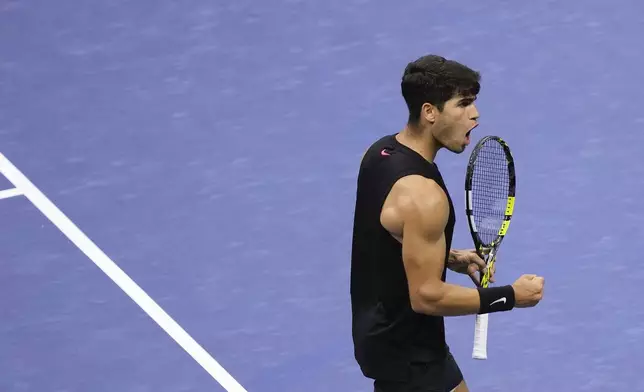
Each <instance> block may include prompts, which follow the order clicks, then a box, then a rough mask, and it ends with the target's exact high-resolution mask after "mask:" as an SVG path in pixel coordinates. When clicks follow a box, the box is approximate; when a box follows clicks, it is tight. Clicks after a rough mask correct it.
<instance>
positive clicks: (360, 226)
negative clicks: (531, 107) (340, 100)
mask: <svg viewBox="0 0 644 392" xmlns="http://www.w3.org/2000/svg"><path fill="white" fill-rule="evenodd" d="M479 82H480V76H479V74H478V73H477V72H475V71H473V70H472V69H470V68H468V67H467V66H465V65H462V64H460V63H458V62H456V61H452V60H446V59H445V58H443V57H440V56H435V55H428V56H424V57H421V58H419V59H418V60H416V61H414V62H412V63H410V64H408V65H407V67H406V69H405V72H404V75H403V77H402V95H403V97H404V99H405V101H406V103H407V106H408V108H409V119H408V123H407V125H406V127H405V128H404V129H403V130H401V131H400V132H398V133H396V134H393V135H389V136H385V137H383V138H381V139H380V140H378V141H376V142H375V143H374V144H372V145H371V146H370V148H369V149H368V150H367V152H366V153H365V155H364V157H363V159H362V162H361V165H360V171H359V176H358V184H357V199H356V206H355V216H354V228H353V247H352V256H351V304H352V312H353V341H354V349H355V357H356V360H357V362H358V364H359V365H360V368H361V370H362V373H363V374H364V375H365V376H366V377H367V378H370V379H373V380H374V391H376V392H411V391H419V392H420V391H422V392H429V391H437V392H446V391H458V392H463V391H468V388H467V386H466V384H465V381H464V379H463V375H462V374H461V371H460V369H459V367H458V365H457V363H456V361H455V360H454V358H453V356H452V355H451V353H450V351H449V347H448V345H447V344H446V342H445V329H444V321H443V317H445V316H459V315H471V314H477V313H481V314H483V313H492V312H498V311H508V310H511V309H513V308H515V307H531V306H535V305H536V304H537V303H538V302H539V301H540V300H541V297H542V293H543V285H544V279H543V278H542V277H538V276H536V275H523V276H521V277H520V278H519V279H518V280H517V281H516V282H514V284H512V285H507V286H500V287H490V288H485V289H484V288H481V287H480V285H478V283H479V273H480V272H481V271H482V270H483V269H484V268H485V263H484V262H483V260H481V259H480V258H479V257H478V256H477V255H476V252H474V251H473V250H461V251H459V250H451V245H452V233H453V230H454V223H455V214H454V206H453V205H452V201H451V199H450V195H449V192H448V191H447V188H446V187H445V183H444V182H443V178H442V177H441V173H440V171H439V169H438V166H437V165H436V163H435V162H434V160H435V158H436V154H437V152H438V151H439V150H440V149H442V148H445V149H447V150H449V151H452V152H454V153H462V152H463V151H464V150H465V148H466V146H467V145H468V144H469V143H470V134H471V132H472V130H473V129H474V128H475V127H476V126H477V124H478V123H477V120H478V117H479V113H478V111H477V109H476V106H475V105H474V101H475V99H476V97H477V95H478V93H479V89H480V83H479ZM446 268H449V269H452V270H454V271H457V272H460V273H465V274H468V275H470V277H471V278H472V280H473V281H474V282H475V283H476V284H477V287H472V288H468V287H463V286H458V285H453V284H449V283H446V282H445V277H446ZM491 272H493V271H491Z"/></svg>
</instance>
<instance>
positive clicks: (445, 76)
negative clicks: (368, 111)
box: [401, 55, 481, 124]
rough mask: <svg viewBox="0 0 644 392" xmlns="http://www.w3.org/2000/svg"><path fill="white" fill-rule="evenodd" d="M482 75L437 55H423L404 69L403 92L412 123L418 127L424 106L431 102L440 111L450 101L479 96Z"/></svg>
mask: <svg viewBox="0 0 644 392" xmlns="http://www.w3.org/2000/svg"><path fill="white" fill-rule="evenodd" d="M480 80H481V75H480V74H479V73H478V72H476V71H474V70H472V69H470V68H468V67H466V66H465V65H463V64H460V63H458V62H456V61H454V60H447V59H445V58H444V57H441V56H436V55H427V56H423V57H421V58H419V59H417V60H416V61H413V62H411V63H409V64H408V65H407V67H406V68H405V73H404V74H403V77H402V82H401V89H402V95H403V97H404V98H405V102H406V103H407V107H408V108H409V120H408V121H409V123H410V124H418V121H419V119H420V112H421V108H422V106H423V104H425V103H431V104H432V105H434V106H436V107H437V108H438V110H439V111H442V110H443V108H444V107H445V102H447V101H448V100H450V99H451V98H453V97H455V96H457V95H462V96H474V95H477V94H478V93H479V90H480V89H481V85H480Z"/></svg>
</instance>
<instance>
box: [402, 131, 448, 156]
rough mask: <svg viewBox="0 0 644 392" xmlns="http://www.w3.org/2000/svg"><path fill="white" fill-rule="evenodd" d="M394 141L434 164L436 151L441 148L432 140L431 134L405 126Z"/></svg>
mask: <svg viewBox="0 0 644 392" xmlns="http://www.w3.org/2000/svg"><path fill="white" fill-rule="evenodd" d="M396 139H397V140H398V142H400V143H401V144H403V145H405V146H407V147H409V148H411V149H412V150H414V151H415V152H417V153H418V154H419V155H420V156H422V157H423V158H425V159H426V160H427V161H429V162H434V160H435V159H436V154H437V153H438V150H440V149H441V146H440V145H439V143H438V142H437V141H436V139H434V137H433V136H432V134H431V132H429V131H428V130H426V129H420V128H414V127H412V126H411V125H407V126H406V127H405V128H404V129H403V130H402V131H400V133H398V135H396Z"/></svg>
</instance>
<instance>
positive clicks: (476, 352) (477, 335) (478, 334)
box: [472, 313, 488, 360]
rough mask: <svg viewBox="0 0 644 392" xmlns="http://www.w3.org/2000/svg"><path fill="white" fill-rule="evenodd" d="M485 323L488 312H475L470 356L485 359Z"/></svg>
mask: <svg viewBox="0 0 644 392" xmlns="http://www.w3.org/2000/svg"><path fill="white" fill-rule="evenodd" d="M487 323H488V314H487V313H486V314H477V315H476V325H475V327H474V348H473V350H472V358H474V359H482V360H483V359H487Z"/></svg>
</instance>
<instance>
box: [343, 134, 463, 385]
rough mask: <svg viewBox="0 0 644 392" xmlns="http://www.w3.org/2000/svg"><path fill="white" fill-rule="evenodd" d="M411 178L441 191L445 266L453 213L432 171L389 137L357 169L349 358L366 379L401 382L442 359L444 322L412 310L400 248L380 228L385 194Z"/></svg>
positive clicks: (438, 176)
mask: <svg viewBox="0 0 644 392" xmlns="http://www.w3.org/2000/svg"><path fill="white" fill-rule="evenodd" d="M412 174H416V175H421V176H424V177H426V178H430V179H432V180H434V181H435V182H436V183H437V184H438V185H440V187H441V188H443V190H444V191H445V194H446V195H447V198H448V200H449V208H450V211H449V220H448V223H447V226H446V228H445V240H446V252H445V262H446V263H447V256H448V254H449V249H450V247H451V244H452V233H453V230H454V223H455V221H456V218H455V214H454V206H453V204H452V200H451V198H450V196H449V193H448V191H447V188H446V186H445V183H444V182H443V178H442V177H441V174H440V172H439V170H438V167H437V166H436V165H435V164H434V163H430V162H428V161H427V160H425V159H424V158H423V157H422V156H421V155H420V154H418V153H416V152H415V151H414V150H412V149H410V148H408V147H406V146H405V145H403V144H401V143H399V142H398V141H397V140H396V138H395V135H389V136H386V137H383V138H382V139H380V140H378V141H377V142H376V143H374V144H373V145H372V146H371V147H370V148H369V150H368V151H367V153H366V154H365V156H364V158H363V160H362V163H361V166H360V171H359V175H358V188H357V195H356V196H357V197H356V206H355V216H354V226H353V244H352V254H351V306H352V316H353V326H352V327H353V342H354V349H355V357H356V360H357V361H358V364H359V365H360V367H361V369H362V372H363V374H364V375H365V376H367V377H370V378H378V379H391V380H404V379H405V378H406V376H407V372H408V370H407V364H409V363H411V362H424V361H431V360H433V359H437V358H444V357H445V355H446V354H447V345H446V343H445V329H444V323H443V317H436V316H427V315H423V314H420V313H416V312H414V311H413V310H412V308H411V303H410V300H409V288H408V286H407V277H406V275H405V269H404V265H403V261H402V244H401V243H400V242H398V241H397V240H396V239H395V238H393V237H392V236H391V234H390V233H389V232H388V231H387V230H386V229H385V228H384V227H383V226H382V224H381V223H380V213H381V210H382V206H383V204H384V202H385V199H386V197H387V195H388V194H389V191H390V190H391V188H392V186H393V185H394V183H396V181H398V180H399V179H400V178H401V177H404V176H408V175H412ZM442 280H443V281H445V271H443V276H442Z"/></svg>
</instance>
